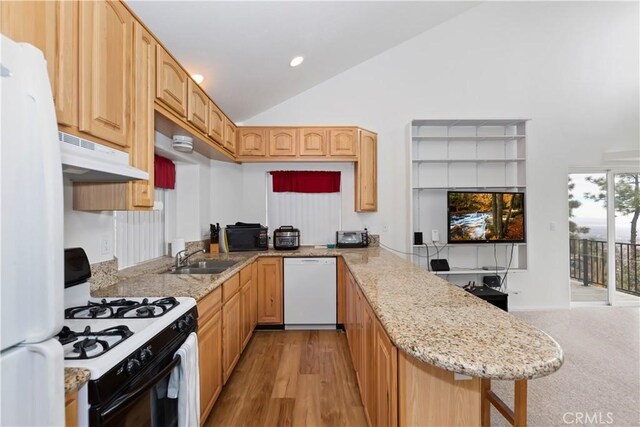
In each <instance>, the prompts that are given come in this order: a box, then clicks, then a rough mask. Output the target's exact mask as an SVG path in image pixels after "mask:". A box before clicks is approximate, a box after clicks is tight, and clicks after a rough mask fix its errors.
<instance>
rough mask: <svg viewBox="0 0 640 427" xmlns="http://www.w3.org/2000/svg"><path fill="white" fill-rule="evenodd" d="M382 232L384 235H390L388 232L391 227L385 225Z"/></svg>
mask: <svg viewBox="0 0 640 427" xmlns="http://www.w3.org/2000/svg"><path fill="white" fill-rule="evenodd" d="M382 232H383V233H388V232H389V226H388V225H387V224H384V225H383V226H382Z"/></svg>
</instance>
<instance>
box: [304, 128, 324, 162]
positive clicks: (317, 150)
mask: <svg viewBox="0 0 640 427" xmlns="http://www.w3.org/2000/svg"><path fill="white" fill-rule="evenodd" d="M300 133H301V137H300V156H316V157H321V156H324V155H326V154H327V130H326V129H324V128H303V129H302V130H301V131H300Z"/></svg>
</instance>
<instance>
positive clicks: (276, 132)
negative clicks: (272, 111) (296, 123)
mask: <svg viewBox="0 0 640 427" xmlns="http://www.w3.org/2000/svg"><path fill="white" fill-rule="evenodd" d="M297 151H298V130H297V129H295V128H281V129H269V155H270V156H295V155H296V152H297Z"/></svg>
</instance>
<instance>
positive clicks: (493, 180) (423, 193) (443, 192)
mask: <svg viewBox="0 0 640 427" xmlns="http://www.w3.org/2000/svg"><path fill="white" fill-rule="evenodd" d="M526 122H527V120H526V119H486V120H485V119H459V120H458V119H454V120H445V119H435V120H431V119H424V120H422V119H421V120H413V121H412V122H411V132H410V136H409V144H410V153H411V155H410V159H409V167H410V168H411V178H410V184H409V193H410V194H409V200H410V201H411V212H412V215H411V228H410V230H411V236H409V241H410V244H409V251H410V252H412V253H414V254H415V255H416V256H414V257H413V260H414V262H415V263H416V264H418V265H420V266H421V267H423V268H424V269H425V270H426V269H428V259H433V258H435V257H436V256H437V257H438V258H445V259H447V261H448V263H449V265H450V267H451V271H442V272H434V273H435V274H438V275H439V276H445V277H446V279H447V280H449V281H451V282H454V283H456V280H457V281H458V282H460V283H458V284H464V282H465V281H466V280H469V277H468V276H481V275H490V274H496V271H495V269H494V270H484V269H482V267H484V266H491V265H494V266H495V265H497V266H501V267H507V266H509V269H508V272H509V273H511V272H517V273H519V272H524V271H526V270H527V259H528V255H527V245H526V243H517V244H512V243H492V242H479V243H464V244H460V243H452V244H445V243H442V244H440V243H438V242H436V245H437V246H434V245H433V242H431V232H432V231H433V230H437V231H438V232H439V235H440V239H441V240H443V241H445V242H446V241H447V233H448V214H447V192H448V191H479V192H483V191H486V192H491V191H497V192H525V193H526V187H527V173H526V172H527V150H526V147H527V130H526ZM525 197H526V196H525ZM526 206H527V204H526V201H525V208H526ZM525 218H526V215H525ZM525 227H526V224H525ZM414 232H422V233H423V239H424V241H425V243H426V244H428V248H427V247H425V245H424V244H423V245H413V233H414ZM427 251H428V252H429V253H428V255H429V257H427ZM506 273H507V269H506V268H502V269H499V270H498V274H499V275H501V276H504V275H505V274H506ZM471 280H476V279H475V278H472V279H471Z"/></svg>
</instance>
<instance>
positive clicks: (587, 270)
mask: <svg viewBox="0 0 640 427" xmlns="http://www.w3.org/2000/svg"><path fill="white" fill-rule="evenodd" d="M615 250H616V280H615V282H616V290H618V291H620V292H626V293H628V294H632V295H636V296H640V276H639V275H638V269H639V268H640V244H635V245H634V244H631V243H622V242H616V243H615ZM569 260H570V265H571V267H570V274H571V277H572V278H573V279H577V280H580V281H581V282H582V284H583V285H585V286H589V285H591V284H595V285H603V286H606V285H607V242H606V241H603V240H591V239H570V240H569Z"/></svg>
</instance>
